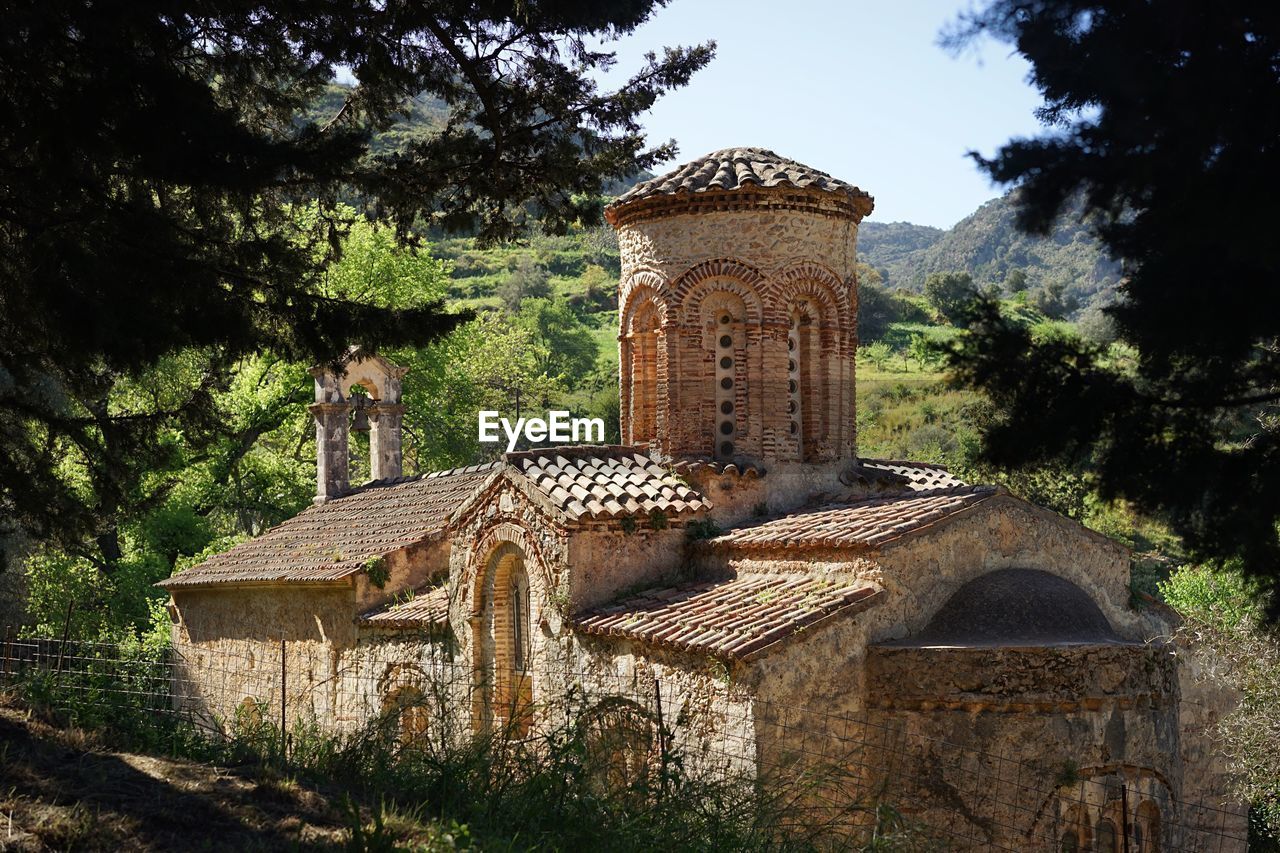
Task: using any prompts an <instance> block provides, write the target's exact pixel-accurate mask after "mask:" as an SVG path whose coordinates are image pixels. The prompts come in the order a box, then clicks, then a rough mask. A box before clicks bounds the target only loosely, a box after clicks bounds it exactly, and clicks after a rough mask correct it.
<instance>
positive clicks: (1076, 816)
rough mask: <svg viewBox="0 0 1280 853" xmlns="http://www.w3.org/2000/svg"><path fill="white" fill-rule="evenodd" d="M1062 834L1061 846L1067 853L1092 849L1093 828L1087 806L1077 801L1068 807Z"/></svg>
mask: <svg viewBox="0 0 1280 853" xmlns="http://www.w3.org/2000/svg"><path fill="white" fill-rule="evenodd" d="M1062 824H1063V828H1062V835H1061V840H1060V844H1059V847H1060V849H1061V850H1063V851H1064V853H1066V851H1070V853H1075V851H1077V850H1078V851H1081V853H1083V851H1086V850H1092V849H1093V847H1092V846H1091V845H1092V844H1093V828H1092V827H1090V826H1089V814H1088V812H1087V811H1086V810H1085V807H1084V806H1083V805H1082V804H1080V803H1076V804H1075V805H1073V806H1072V807H1071V808H1069V809H1067V813H1066V815H1065V816H1064V818H1063V821H1062Z"/></svg>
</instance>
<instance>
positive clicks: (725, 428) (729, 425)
mask: <svg viewBox="0 0 1280 853" xmlns="http://www.w3.org/2000/svg"><path fill="white" fill-rule="evenodd" d="M720 433H721V434H722V435H732V434H733V421H724V422H723V423H721V424H720Z"/></svg>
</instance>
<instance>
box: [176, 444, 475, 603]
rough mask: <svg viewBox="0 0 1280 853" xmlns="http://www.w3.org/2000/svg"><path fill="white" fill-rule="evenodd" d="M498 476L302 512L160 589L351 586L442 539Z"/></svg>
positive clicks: (445, 478)
mask: <svg viewBox="0 0 1280 853" xmlns="http://www.w3.org/2000/svg"><path fill="white" fill-rule="evenodd" d="M496 468H497V465H496V464H489V465H473V466H471V467H469V468H455V469H453V470H450V471H440V472H436V473H433V474H428V475H426V476H422V477H412V478H402V479H398V480H388V481H379V482H374V483H370V484H368V485H366V486H362V487H361V488H359V489H357V490H355V491H354V492H353V493H351V494H349V495H345V496H343V497H341V498H337V499H335V500H331V501H329V502H327V503H324V504H320V505H319V506H313V507H309V508H307V509H304V510H303V511H302V512H300V513H298V514H297V515H295V516H294V517H293V518H291V519H289V520H288V521H285V522H283V523H282V524H280V525H278V526H276V527H273V528H271V529H270V530H268V531H267V532H266V533H264V534H262V535H261V536H259V537H258V538H256V539H251V540H249V541H248V542H241V543H240V544H239V545H236V546H235V547H234V548H231V549H230V550H228V551H224V552H223V553H221V554H215V555H214V556H212V557H210V558H209V559H208V560H205V561H204V562H203V563H201V564H200V565H198V566H193V567H192V568H190V569H187V570H186V571H183V572H179V573H178V574H176V575H174V576H173V577H171V578H169V579H168V580H165V581H161V582H160V584H159V586H163V587H167V588H169V589H174V588H182V587H191V586H206V585H209V584H218V583H255V582H269V581H328V580H339V579H341V578H345V577H347V576H349V575H352V574H355V573H356V572H358V571H360V569H361V568H362V567H363V566H364V564H365V562H366V561H368V560H369V559H370V558H372V557H379V556H382V555H384V554H389V553H391V552H392V551H396V550H398V549H400V548H404V547H406V546H408V545H412V544H414V543H416V542H420V541H422V540H424V539H427V538H429V537H431V536H433V535H435V534H438V533H440V532H441V531H442V530H443V529H444V527H445V524H446V522H447V521H448V519H449V516H450V515H451V514H452V513H453V511H454V510H455V509H457V507H458V505H459V504H461V503H462V501H463V500H465V499H466V498H468V497H470V496H471V495H472V494H473V493H474V492H475V491H476V489H477V488H479V486H480V484H481V483H483V482H484V481H485V480H486V479H488V478H489V477H490V476H491V475H492V474H493V472H494V470H495V469H496Z"/></svg>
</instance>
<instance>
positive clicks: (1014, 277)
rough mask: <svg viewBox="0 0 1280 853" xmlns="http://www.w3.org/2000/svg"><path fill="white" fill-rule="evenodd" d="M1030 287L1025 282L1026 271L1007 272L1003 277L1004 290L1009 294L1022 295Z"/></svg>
mask: <svg viewBox="0 0 1280 853" xmlns="http://www.w3.org/2000/svg"><path fill="white" fill-rule="evenodd" d="M1030 286H1031V285H1030V282H1029V281H1028V280H1027V272H1026V270H1023V269H1012V270H1009V274H1008V275H1006V276H1005V277H1004V287H1005V290H1007V291H1009V292H1010V293H1023V292H1024V291H1026V290H1027V288H1028V287H1030Z"/></svg>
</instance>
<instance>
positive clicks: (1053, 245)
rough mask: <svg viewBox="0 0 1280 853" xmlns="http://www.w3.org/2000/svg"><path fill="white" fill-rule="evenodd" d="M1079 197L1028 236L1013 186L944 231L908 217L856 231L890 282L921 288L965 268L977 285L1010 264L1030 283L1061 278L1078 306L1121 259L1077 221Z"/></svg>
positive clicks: (1104, 283) (1110, 284) (1106, 289)
mask: <svg viewBox="0 0 1280 853" xmlns="http://www.w3.org/2000/svg"><path fill="white" fill-rule="evenodd" d="M1080 214H1081V208H1080V206H1079V205H1076V206H1075V207H1073V208H1072V209H1070V210H1068V211H1066V212H1065V213H1064V214H1063V216H1062V217H1061V218H1060V219H1059V221H1058V223H1057V225H1056V226H1055V227H1054V229H1053V231H1052V233H1050V234H1049V236H1047V237H1032V236H1029V235H1027V234H1024V233H1022V232H1021V231H1019V230H1018V229H1017V227H1016V226H1015V224H1014V216H1015V206H1014V196H1013V194H1012V193H1010V194H1007V195H1005V196H1003V197H1001V198H997V199H992V200H991V201H989V202H987V203H986V204H984V205H982V206H981V207H979V208H978V209H977V210H976V211H974V212H973V213H972V214H970V215H969V216H967V217H965V218H964V219H962V220H961V221H960V222H958V223H956V225H955V226H954V227H953V228H951V229H950V230H947V231H942V230H940V229H937V228H928V227H926V226H921V225H912V224H910V223H906V222H893V223H878V222H866V223H864V224H863V225H862V228H861V229H860V230H859V233H858V254H859V257H860V259H861V260H863V261H865V262H867V263H869V264H871V265H872V266H873V267H875V268H876V269H877V270H878V271H879V272H880V274H881V276H882V277H883V278H884V283H885V284H886V285H887V286H888V287H891V288H901V289H903V290H910V291H913V292H919V291H920V290H921V289H922V288H923V286H924V280H925V277H926V276H927V275H929V273H933V272H950V271H953V270H958V271H964V272H968V273H969V274H970V275H972V276H973V278H974V280H975V281H976V282H977V283H978V284H979V285H980V286H986V285H992V284H994V285H1001V284H1002V283H1003V282H1004V280H1005V276H1007V275H1008V274H1009V273H1010V272H1012V271H1013V270H1015V269H1021V270H1023V271H1024V272H1025V273H1026V275H1027V278H1028V283H1029V285H1030V286H1031V287H1032V288H1034V287H1035V286H1037V285H1043V284H1050V283H1053V282H1055V281H1062V282H1064V283H1065V284H1066V285H1067V289H1066V293H1067V295H1068V296H1073V297H1075V298H1076V299H1077V300H1078V301H1079V304H1080V305H1081V306H1086V305H1088V304H1090V303H1094V302H1099V301H1110V299H1111V297H1112V295H1113V292H1114V290H1115V287H1116V284H1117V283H1118V282H1119V279H1120V267H1119V264H1117V263H1115V262H1114V261H1111V260H1110V259H1108V258H1107V257H1106V256H1104V255H1103V254H1102V251H1101V247H1100V246H1099V245H1098V243H1097V241H1095V240H1094V239H1093V238H1092V237H1091V236H1090V235H1089V233H1088V231H1087V229H1086V226H1085V225H1083V224H1082V223H1081V221H1080Z"/></svg>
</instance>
